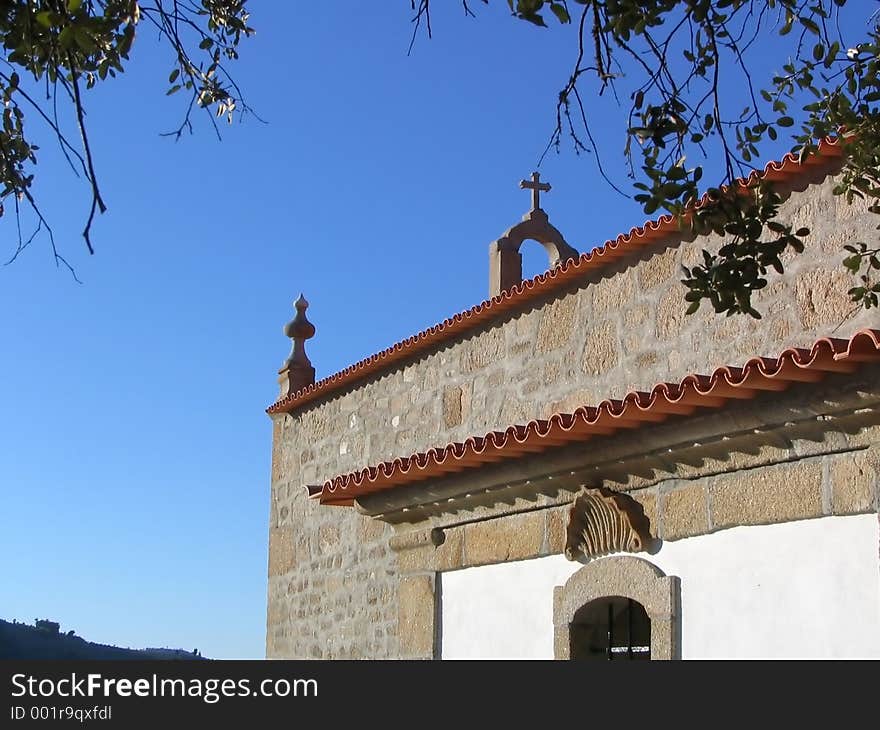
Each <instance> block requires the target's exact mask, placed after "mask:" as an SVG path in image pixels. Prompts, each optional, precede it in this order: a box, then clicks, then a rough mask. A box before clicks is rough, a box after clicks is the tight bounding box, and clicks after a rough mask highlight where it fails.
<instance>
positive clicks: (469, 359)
mask: <svg viewBox="0 0 880 730" xmlns="http://www.w3.org/2000/svg"><path fill="white" fill-rule="evenodd" d="M832 187H833V183H832V182H831V181H830V180H826V181H825V182H823V183H821V184H819V185H815V186H812V187H810V188H808V189H807V191H805V192H804V193H795V194H794V195H793V196H792V197H791V199H789V200H788V201H787V202H786V203H785V204H784V208H783V213H784V214H786V215H787V216H788V217H789V218H790V219H791V220H792V222H793V224H794V226H795V227H796V228H797V227H800V226H803V225H807V226H809V227H810V228H811V229H812V231H813V233H812V235H811V237H810V239H809V243H808V248H807V250H806V251H805V252H804V253H803V254H801V255H799V256H796V257H790V258H789V261H787V262H786V267H787V268H786V273H785V274H784V275H783V276H776V275H772V276H771V277H770V284H769V286H768V287H767V288H766V289H764V290H763V291H761V292H760V293H759V294H758V295H757V296H756V302H757V304H756V306H757V308H758V309H759V310H760V311H761V312H762V313H763V314H764V318H763V319H762V320H760V321H755V320H750V319H748V318H746V317H732V318H724V317H719V316H717V315H715V314H714V313H713V312H711V311H710V310H709V309H708V308H707V306H706V305H705V304H704V305H703V307H702V308H701V311H700V312H698V313H697V314H696V315H693V316H690V317H686V316H685V314H684V310H685V308H686V305H685V303H684V300H683V296H684V293H685V289H684V287H683V286H682V285H681V284H680V283H679V280H680V278H681V266H682V265H683V264H684V265H690V264H693V263H695V262H696V261H698V260H699V256H700V250H701V249H702V248H704V247H706V248H716V249H717V247H718V241H717V240H707V239H697V240H695V241H692V242H684V243H675V242H673V243H671V244H668V243H667V244H657V245H655V246H654V247H652V248H650V249H644V250H643V251H642V252H641V253H639V254H637V255H636V257H635V258H629V259H626V260H623V261H621V262H618V263H617V264H615V265H613V266H612V267H610V268H607V269H605V270H604V271H603V272H600V273H598V274H597V275H596V276H595V278H594V279H593V280H591V282H590V283H586V284H584V285H582V286H581V287H580V288H575V289H572V290H569V291H567V292H563V293H560V294H557V295H554V296H553V297H552V298H551V299H549V300H548V301H546V302H543V303H539V304H537V305H533V306H531V307H530V308H529V309H528V310H526V311H524V312H521V313H518V314H513V315H509V316H507V317H506V318H505V319H502V320H499V321H496V322H494V323H492V325H491V326H489V327H487V328H486V329H484V330H481V331H477V332H475V333H473V334H470V335H468V336H466V337H464V338H461V339H459V340H456V341H452V342H450V343H447V344H445V345H443V346H442V348H441V349H439V350H438V351H437V352H433V353H431V354H427V355H424V356H420V357H419V358H417V359H416V360H415V361H413V362H410V363H408V364H405V365H403V366H400V367H397V368H396V369H393V370H390V371H389V372H387V373H384V374H382V375H380V376H378V377H375V378H373V379H371V380H368V381H366V382H364V383H362V384H359V385H358V386H356V387H355V389H353V390H351V391H350V392H345V393H340V394H336V395H333V396H331V397H329V398H328V399H327V400H325V401H323V402H320V401H319V402H317V403H316V404H313V405H311V406H308V407H306V408H305V409H303V410H302V411H300V412H296V413H294V414H292V415H281V416H276V417H275V418H274V434H273V466H272V503H271V512H270V535H269V584H268V593H269V595H268V598H269V611H268V620H267V639H266V642H267V644H266V645H267V656H269V657H297V658H298V657H303V658H308V657H315V658H317V657H324V658H360V657H370V658H383V657H394V656H397V655H398V654H399V651H400V647H399V643H398V632H397V615H398V614H397V603H398V591H399V585H400V581H399V577H398V565H397V558H396V556H395V554H394V553H392V551H391V550H390V548H389V545H388V542H389V539H390V536H391V533H392V531H391V528H390V527H387V526H385V525H384V524H383V523H381V522H378V521H375V520H370V519H367V518H364V517H362V516H360V515H359V514H358V513H357V512H356V510H355V509H353V508H343V507H321V506H319V505H317V504H316V503H315V502H314V501H313V500H312V501H309V500H308V499H307V498H306V495H305V490H304V488H303V485H306V484H318V483H322V482H323V481H324V480H326V479H328V478H330V477H332V476H334V475H336V474H340V473H343V472H348V471H351V470H354V469H358V468H361V467H364V466H367V465H370V464H375V463H377V462H380V461H383V460H386V459H389V458H392V457H395V456H405V455H408V454H411V453H413V452H415V451H423V450H425V449H427V448H430V447H432V446H440V445H445V444H446V443H448V442H450V441H458V440H463V439H464V438H466V437H468V436H470V435H474V434H483V433H486V432H487V431H490V430H493V429H502V428H505V427H507V426H508V425H510V424H511V423H522V422H525V421H528V420H530V419H532V418H539V417H545V416H548V415H550V414H552V413H554V412H559V411H569V410H572V409H574V408H575V407H577V406H578V405H582V404H584V403H596V402H598V401H600V400H602V399H604V398H607V397H620V396H622V395H624V394H625V393H626V392H627V391H629V390H632V389H648V388H650V387H651V386H653V385H654V384H655V383H657V382H660V381H664V380H671V381H676V380H679V379H680V378H682V377H683V376H684V375H686V374H687V373H689V372H701V373H707V372H711V371H712V370H713V369H714V368H716V367H718V366H720V365H724V364H730V365H740V364H742V363H743V362H745V360H747V359H748V358H750V357H753V356H756V355H777V354H778V353H779V352H781V351H782V350H783V349H784V348H785V347H789V346H806V345H809V344H811V343H812V342H813V341H815V340H816V339H818V338H819V337H822V336H826V335H832V336H836V337H848V336H849V335H850V334H852V333H853V332H854V331H856V330H858V329H860V328H863V327H867V326H874V327H876V326H878V316H877V314H876V311H863V310H857V311H856V312H855V313H854V314H853V313H852V310H853V307H852V305H851V304H850V303H849V301H848V299H847V296H846V290H847V289H848V288H849V287H850V286H852V285H853V284H852V283H851V282H852V279H851V277H850V276H849V275H848V274H847V273H846V272H845V271H844V270H843V268H842V266H841V264H840V262H841V259H842V256H843V251H842V246H843V244H844V243H846V242H847V241H848V240H853V239H858V237H859V236H860V235H862V236H864V235H867V232H868V231H872V230H873V227H874V225H875V221H874V220H872V219H873V216H871V215H870V214H868V213H867V212H866V211H865V209H864V207H862V206H859V205H857V204H854V205H853V206H847V205H846V204H845V202H843V201H842V200H841V199H840V198H838V197H834V196H832V195H831V189H832ZM859 231H864V232H865V233H861V234H860V233H859ZM581 247H582V248H585V246H584V245H583V244H581ZM310 345H311V347H312V348H313V349H314V348H319V347H320V346H321V342H320V335H319V337H318V338H317V339H316V340H313V341H312V343H310ZM675 498H676V499H684V498H685V495H684V494H682V495H676V497H675ZM665 529H671V530H673V531H674V530H675V528H674V527H672V523H670V524H669V525H667V526H665Z"/></svg>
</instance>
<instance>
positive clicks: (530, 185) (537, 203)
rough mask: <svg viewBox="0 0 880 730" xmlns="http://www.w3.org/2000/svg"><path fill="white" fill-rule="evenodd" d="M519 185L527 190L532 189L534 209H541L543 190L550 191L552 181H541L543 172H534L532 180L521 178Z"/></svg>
mask: <svg viewBox="0 0 880 730" xmlns="http://www.w3.org/2000/svg"><path fill="white" fill-rule="evenodd" d="M519 186H520V187H521V188H523V189H526V190H531V191H532V210H540V209H541V191H543V192H545V193H548V192H550V183H542V182H541V173H540V172H533V173H532V179H531V181H528V180H520V181H519Z"/></svg>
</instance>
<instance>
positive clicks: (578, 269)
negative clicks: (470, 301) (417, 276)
mask: <svg viewBox="0 0 880 730" xmlns="http://www.w3.org/2000/svg"><path fill="white" fill-rule="evenodd" d="M841 155H842V146H841V145H840V142H839V139H837V138H834V139H832V138H830V137H829V138H826V139H824V140H822V142H821V143H820V144H819V146H818V148H817V152H816V154H814V155H811V156H810V157H808V158H806V160H801V159H800V158H799V156H798V155H795V154H794V153H793V152H789V153H788V154H786V155H785V156H784V157H783V158H782V159H781V160H776V161H771V162H768V163H767V164H766V165H765V166H764V169H763V170H754V171H753V172H752V173H751V174H750V175H749V176H748V177H747V178H743V179H740V180H739V184H740V185H741V186H745V185H749V184H752V183H753V182H755V181H756V180H757V179H759V178H760V179H769V180H774V181H779V180H790V179H793V177H794V176H795V175H796V174H797V173H799V172H801V171H803V170H804V169H805V168H806V167H808V166H814V165H818V164H822V163H823V162H825V161H826V160H825V158H838V157H840V156H841ZM709 200H710V198H709V196H708V193H707V194H705V195H703V197H702V198H701V199H700V200H699V201H697V202H696V203H695V204H693V206H692V207H691V208H690V210H696V209H699V208H700V207H702V206H704V205H706V204H707V203H708V202H709ZM677 230H678V224H677V222H676V219H675V217H674V216H672V215H669V214H665V215H662V216H660V217H659V218H657V219H656V220H653V221H646V222H645V223H644V224H642V225H641V226H635V227H633V228H631V229H630V230H629V232H627V233H621V234H620V235H618V236H617V238H615V239H609V240H607V241H605V243H603V244H602V245H600V246H597V247H595V248H594V249H592V250H591V251H588V252H585V253H582V254H581V255H580V256H579V257H578V259H577V260H575V259H568V260H567V261H565V262H564V263H562V264H561V265H560V266H557V267H554V268H553V269H551V270H549V271H547V272H544V273H542V274H538V275H537V276H535V277H534V278H532V279H527V280H525V281H522V282H521V283H519V284H517V285H515V286H513V287H511V288H510V289H507V290H505V291H503V292H502V293H501V294H499V295H497V296H494V297H491V298H490V299H486V300H484V301H482V302H480V303H479V304H477V305H475V306H473V307H471V308H470V309H467V310H465V311H463V312H458V313H456V314H454V315H452V316H451V317H448V318H447V319H445V320H443V321H442V322H440V323H438V324H435V325H433V326H431V327H428V328H427V329H425V330H422V331H421V332H419V333H417V334H415V335H412V336H411V337H407V338H406V339H404V340H401V341H400V342H397V343H395V344H394V345H392V346H391V347H388V348H386V349H384V350H381V351H380V352H378V353H376V354H374V355H371V356H369V357H366V358H364V359H363V360H360V361H358V362H356V363H354V364H352V365H349V366H348V367H346V368H343V369H342V370H340V371H338V372H336V373H334V374H333V375H330V376H328V377H326V378H322V379H321V380H319V381H317V382H316V383H313V384H311V385H308V386H306V387H305V388H301V389H300V390H298V391H296V392H294V393H291V394H288V395H287V396H285V397H283V398H280V399H279V400H277V401H276V402H275V403H273V404H272V405H271V406H269V407H268V408H267V409H266V412H267V413H269V414H274V413H289V412H291V411H292V410H294V409H296V408H300V407H303V406H305V405H306V404H308V403H310V402H312V401H314V400H316V399H318V398H320V397H322V396H325V395H329V394H331V393H333V392H335V391H337V390H339V389H341V388H343V387H345V386H346V385H349V384H352V383H354V382H358V381H360V380H363V379H365V378H367V377H369V376H371V375H373V374H375V373H378V372H382V371H384V370H385V369H387V368H389V367H390V366H391V365H393V364H395V363H398V362H400V361H402V360H404V359H406V358H409V357H413V356H415V355H417V354H420V353H422V352H425V351H427V350H430V349H432V348H433V347H435V346H436V345H438V344H439V343H441V342H445V341H447V340H449V339H452V338H453V337H456V336H458V335H462V334H464V333H466V332H469V331H471V330H473V329H476V328H477V327H479V326H480V325H481V324H483V323H485V322H488V321H491V320H493V319H495V318H497V317H500V316H501V315H502V314H504V313H505V312H508V311H511V310H513V309H516V308H518V307H521V306H523V305H525V304H527V303H528V302H530V301H532V300H533V299H537V298H538V297H541V296H546V295H548V294H550V293H552V292H554V291H557V290H559V289H562V288H563V287H564V285H566V284H569V283H573V282H574V281H576V280H578V279H579V278H581V277H583V276H585V275H586V274H588V273H590V272H592V271H594V270H596V269H599V268H601V267H603V266H605V264H607V263H610V262H612V261H616V260H618V259H621V258H624V257H626V256H629V255H630V251H631V247H633V246H640V245H646V244H648V243H653V242H656V241H659V240H661V239H663V238H666V237H667V236H669V235H671V234H672V233H673V232H675V231H677Z"/></svg>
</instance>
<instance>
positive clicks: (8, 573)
mask: <svg viewBox="0 0 880 730" xmlns="http://www.w3.org/2000/svg"><path fill="white" fill-rule="evenodd" d="M436 5H437V8H436V9H435V14H434V23H433V30H434V38H433V40H430V41H429V40H427V38H425V37H421V38H420V39H419V40H418V41H417V42H416V45H415V48H414V51H413V53H412V55H411V56H409V57H407V54H406V51H407V47H408V45H409V40H410V35H411V31H412V28H411V24H410V12H409V3H408V2H406V1H405V0H401V2H397V3H358V2H337V3H299V2H297V3H291V4H290V5H288V4H284V7H285V10H287V13H288V14H287V15H285V17H283V18H280V17H279V16H278V7H279V4H276V3H268V2H266V1H265V0H263V1H262V2H261V1H254V2H252V23H251V24H252V25H253V26H254V27H255V28H256V30H257V33H256V36H255V37H253V38H252V39H250V40H248V41H247V42H246V43H245V45H244V46H243V48H242V58H241V60H240V62H239V63H238V65H237V68H236V75H237V80H238V81H239V83H240V85H241V86H242V87H243V88H244V89H245V91H246V95H247V100H248V102H249V104H250V105H251V106H252V107H253V108H254V109H255V110H256V111H257V112H258V113H259V115H260V116H261V117H262V118H263V119H265V120H266V121H267V123H266V124H262V123H260V122H259V121H257V120H256V119H254V118H253V117H250V118H246V119H245V120H244V123H242V124H238V123H236V124H234V125H232V126H224V127H223V128H222V132H223V141H222V143H221V142H218V141H217V140H216V138H215V136H214V135H213V132H212V131H211V128H210V126H209V125H208V124H207V121H206V120H204V119H203V120H200V121H199V123H198V124H197V125H196V134H195V135H193V136H185V137H184V138H183V139H181V141H179V142H177V143H175V142H173V141H172V140H170V139H168V138H163V137H160V136H159V134H158V133H159V132H163V131H168V130H169V129H172V128H174V127H175V126H176V124H177V123H178V121H179V118H180V115H181V114H182V111H183V104H184V99H183V98H177V97H171V98H166V97H165V96H164V92H165V90H166V88H167V84H166V79H167V76H168V73H169V71H170V70H171V63H170V61H171V59H170V57H169V56H168V53H167V51H166V50H165V49H163V48H162V47H161V46H159V45H157V43H156V42H155V39H154V38H153V37H151V35H150V33H149V32H147V30H146V28H143V29H142V31H141V33H140V35H139V37H138V40H137V41H136V44H135V48H134V52H133V54H132V58H133V60H132V63H131V64H130V67H129V70H128V71H127V72H126V74H125V75H124V77H120V78H119V79H117V80H115V81H113V82H111V83H107V84H105V85H103V86H102V87H100V88H98V89H96V90H94V92H92V93H90V94H89V97H88V98H87V100H86V103H87V109H88V112H89V115H88V123H89V125H90V131H91V135H92V144H93V152H94V156H95V161H96V165H97V168H98V173H99V177H100V181H101V185H102V188H103V191H104V197H105V199H106V202H107V204H108V206H109V211H108V212H107V214H106V215H104V216H102V217H100V218H99V219H98V220H97V222H96V224H95V226H94V230H93V241H94V243H95V247H96V254H95V255H94V256H88V255H87V253H86V251H85V247H84V245H83V243H82V240H81V238H80V237H79V231H80V230H81V229H82V225H83V223H84V220H85V216H86V214H87V207H88V198H87V194H86V192H87V191H86V190H85V188H84V186H83V185H82V184H81V181H77V180H76V179H75V178H73V176H72V175H71V173H70V171H69V169H68V168H66V167H65V166H64V165H63V164H62V160H61V159H60V158H59V155H58V152H57V148H56V146H53V144H52V141H51V139H50V138H49V137H45V138H44V139H43V140H42V145H43V149H42V150H41V151H40V156H39V160H40V164H39V167H38V168H37V170H38V175H37V182H36V183H35V193H36V195H37V196H38V199H39V200H40V201H41V203H42V205H43V208H44V209H45V212H46V213H47V215H48V216H49V217H50V219H51V221H52V223H53V224H54V227H55V231H56V237H57V240H58V244H59V247H60V248H61V251H62V253H63V254H64V255H65V256H66V257H67V258H68V260H69V261H70V262H71V263H72V264H73V266H74V267H75V269H76V271H77V274H78V276H79V278H80V279H81V280H82V282H83V283H82V284H77V283H76V282H75V281H73V279H72V278H71V277H70V275H69V274H68V273H67V272H65V271H64V270H62V269H56V268H55V266H54V265H53V263H52V259H51V254H50V252H49V248H48V243H47V242H46V241H45V239H38V240H37V241H35V242H34V243H33V244H32V246H31V247H30V248H29V249H28V250H27V251H26V252H25V253H24V254H23V255H22V256H21V257H20V258H19V259H18V260H17V261H16V262H15V263H14V264H12V265H10V266H7V267H4V268H0V311H2V317H0V333H2V352H3V354H4V357H2V358H0V383H2V384H3V385H2V400H0V497H2V507H0V556H2V573H0V618H4V619H6V620H11V619H13V618H15V619H18V620H24V621H28V622H30V621H33V619H34V618H51V619H54V620H57V621H60V622H61V623H62V628H63V630H68V629H74V630H75V631H76V632H77V634H79V635H80V636H83V637H85V638H87V639H89V640H92V641H100V642H105V643H112V644H117V645H121V646H132V647H144V646H170V647H181V648H185V649H193V648H198V649H199V650H200V651H201V652H202V654H204V655H206V656H211V657H218V658H259V657H262V656H263V655H264V640H265V602H266V601H265V596H266V559H267V555H266V552H267V530H268V510H269V470H270V448H271V423H270V420H269V418H268V417H267V416H266V415H265V413H264V408H265V407H266V406H268V405H269V404H270V403H271V402H272V401H273V400H274V398H275V396H276V394H277V384H276V371H277V369H278V367H279V366H280V364H281V362H282V361H283V360H284V358H285V357H286V355H287V352H288V349H289V341H288V340H286V339H285V338H284V337H283V335H282V334H281V328H282V326H283V325H284V323H285V322H286V321H287V320H288V319H290V318H291V316H292V315H293V309H292V306H291V303H292V301H293V300H294V299H295V298H296V296H297V295H298V294H299V293H300V291H302V292H304V293H305V295H306V297H307V298H308V299H309V301H310V303H311V307H310V309H309V317H310V319H311V320H312V322H314V324H315V326H316V327H317V335H316V337H315V338H314V339H313V340H311V341H310V342H309V347H308V351H309V354H310V357H311V359H312V362H313V364H314V365H315V367H316V370H317V374H318V377H319V378H321V377H325V376H327V375H330V374H332V373H334V372H336V371H338V370H340V369H342V368H343V367H345V366H346V365H348V364H351V363H353V362H355V361H357V360H359V359H361V358H363V357H366V356H368V355H370V354H371V353H373V352H376V351H378V350H381V349H383V348H385V347H387V346H389V345H391V344H393V343H394V342H396V341H398V340H400V339H402V338H404V337H407V336H409V335H411V334H413V333H415V332H417V331H419V330H421V329H424V328H426V327H428V326H430V325H432V324H434V323H435V322H437V321H440V320H442V319H444V318H445V317H447V316H450V315H451V314H453V313H455V312H457V311H461V310H463V309H466V308H468V307H470V306H472V305H473V304H476V303H477V302H479V301H481V300H483V299H484V298H485V297H486V294H487V286H488V283H487V282H488V269H487V262H488V256H487V249H488V245H489V243H490V241H492V240H493V239H495V238H497V237H498V236H499V235H500V234H501V233H503V231H504V230H505V229H506V228H507V227H509V226H510V225H512V224H514V223H516V222H517V221H518V220H519V218H520V216H521V215H522V214H523V213H524V212H526V210H527V209H528V205H529V196H528V194H527V193H526V192H525V191H521V190H519V189H518V184H517V183H518V181H519V180H520V179H521V178H523V177H527V176H528V175H529V174H530V173H531V171H532V170H533V169H535V166H536V163H537V161H538V158H539V157H540V154H541V152H542V150H543V148H544V146H545V144H546V141H547V139H548V137H549V134H550V132H551V130H552V127H553V124H554V114H555V99H556V95H557V93H558V91H559V88H560V87H561V86H562V85H563V84H564V82H565V80H566V79H567V75H568V72H569V68H570V64H571V62H572V60H573V56H572V52H573V49H574V47H573V45H572V42H573V41H574V35H573V29H572V28H571V27H568V28H560V27H558V26H556V25H555V24H554V27H553V28H552V30H549V31H548V30H540V29H537V28H534V27H532V26H529V25H528V24H525V23H521V22H516V21H514V20H512V19H510V18H509V16H508V13H507V11H506V3H504V2H503V1H502V0H496V2H493V3H492V4H491V5H490V6H489V7H485V6H483V5H482V3H474V5H475V6H476V7H475V9H476V10H477V13H478V17H477V18H476V19H472V18H471V19H467V18H464V17H463V15H462V13H461V6H460V4H459V3H448V4H443V6H442V7H441V4H439V3H437V4H436ZM294 6H295V12H292V9H293V7H294ZM603 104H604V106H603V107H602V108H601V110H599V111H598V114H599V116H600V118H601V120H602V123H600V124H598V126H597V131H598V132H599V133H600V135H601V139H602V144H603V146H604V149H605V150H606V151H605V153H604V162H605V164H606V166H607V167H608V168H610V169H615V167H616V169H617V170H621V169H622V167H621V162H622V147H623V143H624V131H623V130H624V123H623V121H622V116H620V114H619V113H618V112H616V111H615V108H614V106H613V104H612V103H610V99H609V100H607V101H604V102H603ZM615 114H617V116H616V117H615ZM34 130H36V125H34ZM541 172H542V176H543V178H544V179H546V180H548V181H549V182H551V184H552V185H553V191H552V192H551V193H549V194H548V195H547V196H546V197H545V198H544V201H545V202H544V208H545V209H546V210H547V211H548V213H549V214H550V217H551V221H552V222H553V223H554V224H555V225H556V226H557V227H558V228H559V229H560V230H561V231H562V232H563V234H564V235H565V236H566V238H567V240H568V241H569V242H570V243H571V244H572V245H574V246H575V247H576V248H577V249H579V250H582V251H584V250H589V249H590V248H592V247H593V246H595V245H597V244H599V243H602V242H603V241H604V240H605V239H606V238H609V237H613V236H615V235H616V234H617V233H619V232H621V231H624V230H628V229H629V228H630V227H631V226H632V225H635V224H639V223H641V222H643V220H644V216H643V215H642V214H641V212H640V209H639V206H638V205H636V204H635V203H633V202H632V201H629V200H626V199H624V198H622V197H621V196H620V195H618V194H617V193H615V192H614V191H613V190H611V189H610V188H609V187H608V186H607V185H606V184H605V183H604V182H603V181H602V180H601V179H600V178H599V177H598V175H597V173H596V170H595V166H594V164H593V160H592V158H591V157H590V156H587V155H582V156H580V157H577V156H575V155H574V154H571V153H570V152H565V153H564V154H563V155H559V156H557V155H555V154H550V155H549V156H548V157H547V158H546V160H545V161H544V164H543V166H542V167H541ZM615 178H616V180H617V181H618V182H619V183H622V184H624V185H625V184H626V180H625V177H624V176H623V174H621V173H619V172H618V174H616V176H615ZM0 223H2V231H3V238H2V239H0V242H2V243H0V245H2V246H3V251H8V252H9V253H11V251H12V248H11V247H12V245H13V244H12V236H13V229H12V227H11V225H10V223H11V220H9V219H6V220H4V221H2V222H0ZM525 253H526V260H527V267H528V268H529V269H530V272H531V273H536V272H537V271H538V270H539V269H540V268H542V267H541V257H542V256H543V252H542V251H540V249H538V247H537V246H534V247H533V248H531V249H528V250H527V251H526V252H525ZM6 256H7V254H4V260H5V257H6Z"/></svg>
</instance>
